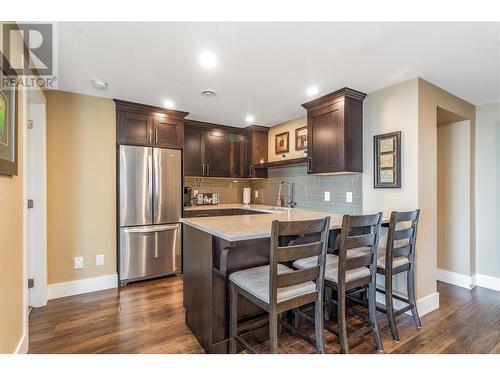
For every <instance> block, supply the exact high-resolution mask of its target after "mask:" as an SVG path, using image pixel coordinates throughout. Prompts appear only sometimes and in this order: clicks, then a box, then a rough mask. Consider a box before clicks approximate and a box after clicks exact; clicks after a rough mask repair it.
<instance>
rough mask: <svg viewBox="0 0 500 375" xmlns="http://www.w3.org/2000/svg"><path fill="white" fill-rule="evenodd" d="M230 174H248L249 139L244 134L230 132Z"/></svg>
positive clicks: (240, 175) (244, 175) (233, 175)
mask: <svg viewBox="0 0 500 375" xmlns="http://www.w3.org/2000/svg"><path fill="white" fill-rule="evenodd" d="M228 136H229V176H230V177H246V176H247V165H248V163H247V139H246V137H245V136H244V135H242V134H234V133H229V135H228Z"/></svg>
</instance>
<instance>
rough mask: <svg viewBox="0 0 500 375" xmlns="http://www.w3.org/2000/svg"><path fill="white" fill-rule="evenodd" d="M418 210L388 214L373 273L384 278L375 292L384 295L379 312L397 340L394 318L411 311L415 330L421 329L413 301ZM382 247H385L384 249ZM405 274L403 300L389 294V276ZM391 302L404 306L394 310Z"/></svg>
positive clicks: (391, 288) (391, 291) (391, 279)
mask: <svg viewBox="0 0 500 375" xmlns="http://www.w3.org/2000/svg"><path fill="white" fill-rule="evenodd" d="M419 217H420V210H415V211H409V212H397V211H394V212H392V213H391V220H390V222H389V230H388V231H387V242H386V243H384V241H383V239H384V237H385V236H383V237H382V241H381V243H380V248H379V255H378V262H377V272H378V273H379V274H381V275H384V279H385V285H384V289H381V288H378V289H377V290H378V291H379V292H381V293H384V294H385V308H382V307H379V308H378V309H379V311H382V312H384V313H386V314H387V318H388V320H389V326H390V328H391V333H392V337H393V339H394V340H396V341H399V333H398V329H397V326H396V317H397V316H399V315H401V314H403V313H405V312H407V311H409V310H411V313H412V316H413V320H414V321H415V325H416V326H417V328H421V327H422V323H421V322H420V317H419V315H418V311H417V304H416V300H415V277H414V273H415V249H416V242H417V228H418V219H419ZM384 247H385V248H384ZM402 272H406V277H407V283H406V284H407V295H408V297H407V298H406V297H403V296H400V295H395V294H394V293H393V276H394V275H397V274H400V273H402ZM394 299H397V300H399V301H401V302H403V303H405V304H406V306H405V307H403V308H401V309H399V310H395V309H394Z"/></svg>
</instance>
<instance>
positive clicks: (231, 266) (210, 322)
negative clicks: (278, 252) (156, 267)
mask: <svg viewBox="0 0 500 375" xmlns="http://www.w3.org/2000/svg"><path fill="white" fill-rule="evenodd" d="M200 208H201V209H205V208H202V207H200ZM200 208H192V210H195V209H200ZM206 209H213V207H210V208H206ZM218 209H220V210H224V209H244V210H245V211H248V212H247V213H246V214H244V215H237V216H216V217H193V218H183V219H182V220H181V222H182V223H183V273H184V308H185V310H186V324H187V326H188V327H189V329H190V330H191V331H192V333H193V334H194V335H195V337H196V338H197V340H198V341H199V343H200V344H201V346H202V347H203V349H204V350H205V352H207V353H227V352H228V337H229V335H228V334H229V293H228V281H229V275H230V274H231V273H232V272H236V271H240V270H243V269H247V268H252V267H258V266H262V265H265V264H269V240H270V237H271V223H272V221H273V220H280V221H301V220H314V219H321V218H324V217H326V216H330V218H331V221H330V238H329V247H333V244H334V241H335V237H336V234H337V233H338V231H339V230H340V227H341V224H342V216H343V215H341V214H335V213H331V212H321V211H309V210H302V209H286V208H275V207H272V206H264V205H220V206H219V208H218ZM188 210H189V209H188ZM251 211H255V214H252V213H251ZM290 239H292V238H290ZM288 240H289V239H286V241H288ZM265 318H266V314H263V311H262V310H261V309H260V308H258V307H257V306H255V305H253V304H252V303H250V302H249V301H247V300H245V299H244V298H240V300H239V305H238V319H239V320H240V321H241V322H242V323H244V324H242V325H241V327H242V328H241V329H242V331H243V332H244V331H245V330H248V331H250V330H252V329H255V328H259V327H260V331H259V330H257V331H256V332H260V333H261V336H260V337H261V338H262V339H265V337H266V335H267V327H266V325H265V323H266V322H265Z"/></svg>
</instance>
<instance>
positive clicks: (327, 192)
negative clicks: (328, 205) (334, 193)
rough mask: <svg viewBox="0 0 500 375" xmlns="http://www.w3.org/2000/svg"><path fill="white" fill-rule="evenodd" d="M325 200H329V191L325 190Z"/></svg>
mask: <svg viewBox="0 0 500 375" xmlns="http://www.w3.org/2000/svg"><path fill="white" fill-rule="evenodd" d="M325 202H330V192H329V191H325Z"/></svg>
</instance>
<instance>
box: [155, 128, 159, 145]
mask: <svg viewBox="0 0 500 375" xmlns="http://www.w3.org/2000/svg"><path fill="white" fill-rule="evenodd" d="M155 143H156V144H158V129H155Z"/></svg>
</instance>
